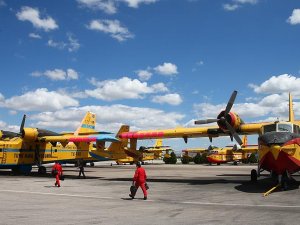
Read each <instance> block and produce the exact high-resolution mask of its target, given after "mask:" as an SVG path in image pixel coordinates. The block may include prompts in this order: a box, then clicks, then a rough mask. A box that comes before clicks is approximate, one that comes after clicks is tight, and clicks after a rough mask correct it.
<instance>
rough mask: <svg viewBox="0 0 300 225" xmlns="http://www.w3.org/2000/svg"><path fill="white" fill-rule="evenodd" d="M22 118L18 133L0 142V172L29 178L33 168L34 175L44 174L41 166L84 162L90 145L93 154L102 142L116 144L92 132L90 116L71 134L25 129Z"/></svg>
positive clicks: (93, 129)
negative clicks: (10, 171)
mask: <svg viewBox="0 0 300 225" xmlns="http://www.w3.org/2000/svg"><path fill="white" fill-rule="evenodd" d="M25 118H26V116H25V115H24V117H23V120H22V124H21V126H20V133H16V135H15V137H12V136H11V138H7V137H6V138H5V139H3V140H0V168H2V169H3V168H4V169H12V171H13V172H14V173H22V174H29V173H30V172H31V170H32V166H33V165H37V166H38V167H39V169H38V172H39V173H40V174H45V173H46V168H45V167H44V166H42V164H44V163H51V162H54V161H67V160H72V159H73V160H74V159H80V158H88V157H89V150H90V149H92V148H93V144H92V142H96V150H102V148H104V146H105V142H106V141H110V142H115V141H118V140H117V139H116V138H114V137H112V136H110V135H109V134H111V133H109V132H101V131H100V132H98V131H95V120H96V115H95V114H93V113H91V112H87V114H86V115H85V117H84V119H83V120H82V122H81V124H80V126H79V127H78V129H77V130H76V132H74V133H63V134H59V133H56V132H53V131H49V130H45V129H40V128H27V127H24V124H25ZM2 134H3V133H2Z"/></svg>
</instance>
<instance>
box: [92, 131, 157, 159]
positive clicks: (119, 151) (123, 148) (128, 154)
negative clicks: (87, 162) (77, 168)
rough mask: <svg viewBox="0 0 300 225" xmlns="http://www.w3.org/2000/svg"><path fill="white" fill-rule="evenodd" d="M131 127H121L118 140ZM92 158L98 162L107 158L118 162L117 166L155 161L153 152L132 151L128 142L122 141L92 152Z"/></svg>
mask: <svg viewBox="0 0 300 225" xmlns="http://www.w3.org/2000/svg"><path fill="white" fill-rule="evenodd" d="M128 131H129V126H127V125H123V126H121V128H120V130H119V132H118V133H117V135H116V138H118V137H119V135H120V134H121V133H124V132H128ZM89 154H90V156H91V157H92V158H94V159H96V160H103V158H107V159H110V160H114V161H116V163H117V164H123V163H129V164H133V163H135V162H137V161H141V162H144V161H148V160H153V159H155V154H154V153H153V152H147V151H143V150H141V151H139V150H136V149H135V150H133V151H132V150H130V149H128V140H127V139H121V140H120V141H119V142H113V143H111V144H110V146H109V147H108V148H105V149H101V150H97V151H90V153H89Z"/></svg>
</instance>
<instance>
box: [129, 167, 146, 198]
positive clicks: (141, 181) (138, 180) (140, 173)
mask: <svg viewBox="0 0 300 225" xmlns="http://www.w3.org/2000/svg"><path fill="white" fill-rule="evenodd" d="M146 179H147V175H146V171H145V169H144V168H143V167H142V166H141V162H137V163H136V170H135V173H134V177H133V184H134V186H135V190H134V191H133V192H132V193H131V194H129V196H130V197H131V198H132V199H134V196H135V194H136V191H137V190H138V188H139V187H141V189H142V191H143V194H144V200H147V190H146V186H145V184H146Z"/></svg>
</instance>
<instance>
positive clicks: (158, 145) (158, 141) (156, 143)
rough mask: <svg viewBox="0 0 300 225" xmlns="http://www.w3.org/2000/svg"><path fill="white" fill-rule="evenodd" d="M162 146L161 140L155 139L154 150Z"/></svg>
mask: <svg viewBox="0 0 300 225" xmlns="http://www.w3.org/2000/svg"><path fill="white" fill-rule="evenodd" d="M161 146H162V139H156V142H155V145H154V148H160V147H161Z"/></svg>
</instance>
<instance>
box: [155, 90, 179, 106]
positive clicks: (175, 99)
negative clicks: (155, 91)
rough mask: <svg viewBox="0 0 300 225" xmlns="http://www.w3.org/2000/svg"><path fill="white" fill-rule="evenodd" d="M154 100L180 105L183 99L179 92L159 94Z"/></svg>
mask: <svg viewBox="0 0 300 225" xmlns="http://www.w3.org/2000/svg"><path fill="white" fill-rule="evenodd" d="M152 102H156V103H160V104H170V105H180V104H181V103H182V99H181V97H180V95H179V94H176V93H175V94H166V95H157V96H154V97H153V98H152Z"/></svg>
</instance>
